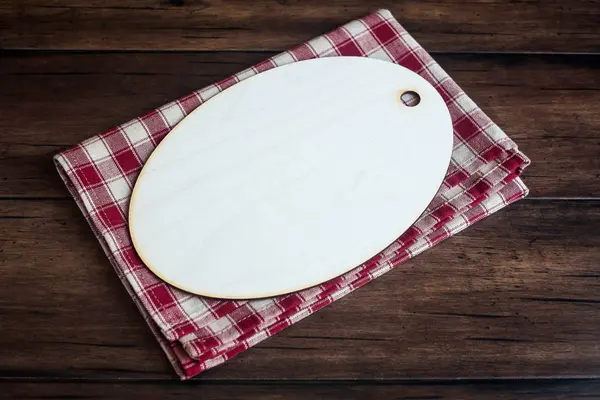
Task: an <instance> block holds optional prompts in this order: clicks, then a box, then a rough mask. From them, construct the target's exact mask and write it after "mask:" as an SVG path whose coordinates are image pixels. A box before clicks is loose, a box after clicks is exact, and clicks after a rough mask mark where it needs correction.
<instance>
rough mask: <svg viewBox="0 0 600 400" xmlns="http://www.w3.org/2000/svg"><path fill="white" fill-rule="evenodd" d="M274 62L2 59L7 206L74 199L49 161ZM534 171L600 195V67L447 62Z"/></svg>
mask: <svg viewBox="0 0 600 400" xmlns="http://www.w3.org/2000/svg"><path fill="white" fill-rule="evenodd" d="M270 54H272V53H238V52H233V53H136V54H133V53H101V54H98V53H92V54H90V53H45V52H21V51H18V52H5V53H4V55H3V58H2V62H0V79H1V80H2V82H3V85H2V90H0V104H6V105H8V106H7V107H3V108H1V109H0V131H1V132H2V136H1V137H0V182H1V185H0V196H4V197H7V196H10V197H40V196H44V197H66V196H67V192H66V190H65V189H64V187H63V185H62V183H61V182H60V181H59V179H58V178H57V176H56V173H55V171H54V168H53V166H52V161H51V157H52V155H53V154H55V153H56V152H58V151H60V150H62V149H65V148H68V147H70V146H72V145H74V144H76V143H78V142H80V141H81V140H83V139H85V138H88V137H90V136H92V135H94V134H97V133H100V132H102V131H104V130H107V129H110V128H112V127H113V126H115V125H118V124H120V123H123V122H125V121H127V120H129V119H131V118H133V117H135V116H138V115H140V114H142V113H145V112H147V111H150V110H152V109H153V108H155V107H158V106H160V105H162V104H164V103H167V102H169V101H171V100H173V99H175V98H177V97H179V96H182V95H184V94H187V93H189V92H191V91H193V90H195V89H197V88H201V87H203V86H205V85H208V84H210V83H212V82H214V81H217V80H220V79H223V78H225V77H227V76H229V75H231V74H233V73H235V72H237V71H240V70H242V69H244V68H246V67H247V66H250V65H252V64H254V63H256V62H259V61H260V60H262V59H264V58H265V57H267V56H269V55H270ZM436 58H437V60H438V61H439V63H440V64H441V65H442V66H443V67H444V68H445V69H446V70H447V71H448V72H449V73H450V75H451V76H452V77H454V79H455V80H456V81H457V82H458V83H459V85H461V86H462V87H463V89H464V90H465V91H466V92H467V94H469V96H470V97H472V98H473V99H474V100H475V101H476V102H477V103H478V104H479V105H480V106H481V107H482V108H483V110H484V111H485V112H487V113H488V114H489V115H490V117H492V119H494V120H495V121H496V122H497V123H498V124H499V125H500V126H501V127H502V128H504V129H505V131H506V132H507V134H508V135H509V136H510V137H512V138H513V139H514V140H515V141H516V142H517V143H518V144H519V146H520V147H521V148H522V149H523V150H524V151H525V153H526V154H527V155H528V156H529V157H530V158H531V159H532V160H533V164H532V166H531V167H530V168H529V169H528V171H527V173H526V176H525V178H526V181H527V184H528V185H529V187H530V188H531V194H532V196H545V197H548V196H560V197H583V196H598V195H600V180H599V179H598V178H599V177H600V174H599V171H600V157H598V155H599V154H600V106H599V104H600V68H599V67H598V65H600V57H599V56H568V57H567V56H540V55H538V56H517V55H438V56H437V57H436Z"/></svg>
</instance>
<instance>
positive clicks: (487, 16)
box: [0, 0, 600, 52]
mask: <svg viewBox="0 0 600 400" xmlns="http://www.w3.org/2000/svg"><path fill="white" fill-rule="evenodd" d="M250 4H251V5H250ZM379 8H387V9H389V10H390V11H391V12H392V13H393V14H394V16H395V17H396V19H397V20H398V21H399V22H400V23H401V24H402V25H403V26H404V27H405V28H406V29H407V30H408V31H409V32H410V33H411V34H412V35H413V36H414V37H415V38H416V39H417V40H418V41H419V42H420V43H421V44H422V45H423V46H424V47H425V48H426V49H427V50H428V51H468V52H479V51H487V52H489V51H503V52H506V51H511V52H516V51H521V52H540V51H541V52H598V51H599V50H600V32H599V31H598V20H599V19H600V7H598V5H597V3H596V2H595V1H590V0H571V1H568V2H565V1H560V0H547V1H543V0H529V1H498V0H471V1H457V0H427V1H422V0H406V1H393V0H329V1H321V0H309V1H298V0H255V1H252V2H251V3H248V1H246V0H233V1H232V0H168V1H167V0H160V1H159V0H134V1H128V2H126V3H124V2H122V1H120V0H110V1H87V0H53V1H38V0H24V1H14V0H1V1H0V27H1V28H2V29H0V48H7V49H9V48H10V49H69V50H81V49H84V50H125V49H127V50H193V51H201V50H281V49H286V48H288V47H290V46H293V45H295V44H299V43H302V42H304V41H306V40H308V39H310V38H312V37H314V36H317V35H320V34H322V33H324V32H327V31H329V30H331V29H334V28H336V27H337V26H339V25H341V24H344V23H346V22H348V21H350V20H353V19H355V18H359V17H362V16H364V15H366V14H368V13H370V12H372V11H375V10H377V9H379Z"/></svg>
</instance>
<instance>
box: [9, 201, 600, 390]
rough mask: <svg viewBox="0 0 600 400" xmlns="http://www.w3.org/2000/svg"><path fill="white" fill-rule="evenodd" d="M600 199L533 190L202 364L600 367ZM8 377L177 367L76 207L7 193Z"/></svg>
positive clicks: (376, 374)
mask: <svg viewBox="0 0 600 400" xmlns="http://www.w3.org/2000/svg"><path fill="white" fill-rule="evenodd" d="M599 227H600V203H599V202H597V201H564V200H553V201H550V200H524V201H521V202H519V203H517V204H514V205H511V206H510V207H508V208H506V209H504V210H502V211H501V212H499V213H497V214H494V215H492V216H490V217H488V218H487V219H485V220H483V221H481V222H480V223H477V224H475V225H474V226H472V227H470V228H469V229H468V230H466V231H464V232H462V233H461V234H459V235H458V236H456V237H453V238H451V239H448V240H447V241H445V242H443V243H441V244H440V245H438V246H436V247H435V248H433V249H431V250H430V251H427V252H426V253H424V254H422V255H419V256H418V257H416V258H415V259H414V260H412V261H410V262H408V263H407V264H405V265H403V266H401V267H399V268H398V269H396V270H394V271H391V272H390V273H388V274H386V275H384V276H382V277H380V278H378V279H377V280H375V281H374V282H372V283H369V284H368V285H367V286H365V287H363V288H361V289H359V290H358V291H357V292H355V293H353V294H351V295H349V296H347V297H346V298H344V299H341V300H340V301H337V302H335V303H334V304H333V305H331V306H329V307H326V308H325V309H323V310H321V311H319V312H318V313H316V314H315V315H313V316H311V317H310V318H307V319H305V320H303V321H301V322H299V323H298V324H295V325H294V326H292V327H290V328H288V329H286V330H285V331H283V332H281V333H280V334H278V335H275V336H274V337H272V338H270V339H268V340H266V341H264V342H262V343H260V344H259V345H257V346H256V347H254V348H252V349H250V350H248V351H246V352H244V353H242V354H241V355H240V356H238V357H235V358H234V359H232V360H230V361H228V362H227V363H226V364H224V365H223V366H220V367H218V368H214V369H212V370H209V371H207V372H206V373H205V374H202V375H201V376H200V379H206V380H231V379H236V380H239V379H242V380H257V379H258V380H264V379H269V380H277V379H292V380H294V379H301V380H314V379H317V380H323V379H352V380H356V379H358V380H361V379H367V380H369V379H371V380H372V379H376V380H394V379H409V378H410V379H419V378H458V377H461V378H486V377H517V376H523V375H525V376H537V377H555V376H562V377H566V376H579V377H596V376H600V347H598V335H600V326H599V325H598V324H597V323H595V322H596V321H598V319H599V318H600V297H599V292H598V278H599V276H600V266H599V264H598V259H599V258H600V247H599V246H598V243H599V241H600V229H599ZM0 238H2V240H1V241H0V265H2V269H3V271H2V288H3V289H2V298H1V302H0V317H1V318H2V335H0V360H2V361H1V362H0V376H4V377H7V378H8V377H13V378H17V377H21V378H22V377H60V378H65V379H66V378H86V377H95V378H105V379H109V378H137V379H150V378H152V379H156V378H161V379H162V378H164V379H169V378H170V379H176V378H175V376H174V373H173V371H172V369H171V367H170V365H168V363H167V361H166V359H165V357H164V356H163V354H162V351H161V350H160V349H159V346H158V344H157V343H156V341H155V340H154V338H153V337H152V336H151V334H150V331H149V330H148V328H147V327H146V326H145V324H144V322H143V320H142V318H141V317H140V315H139V313H138V312H137V310H136V309H135V307H134V305H133V303H132V301H131V300H130V299H129V298H128V296H127V294H126V293H125V290H124V289H123V288H122V287H121V285H120V283H119V281H118V279H117V276H116V274H115V273H114V271H112V267H111V266H110V264H109V262H108V260H107V259H106V257H105V256H104V254H103V253H102V250H101V249H100V246H99V245H98V243H97V242H96V239H95V238H94V236H93V234H92V233H91V231H90V230H89V228H88V226H87V224H86V223H85V221H84V219H83V217H82V216H81V215H80V212H79V210H78V209H77V208H76V206H75V204H74V203H73V202H72V201H71V200H68V199H64V200H60V199H58V200H57V199H46V200H41V199H40V200H27V201H25V200H2V201H0Z"/></svg>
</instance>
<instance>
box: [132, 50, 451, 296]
mask: <svg viewBox="0 0 600 400" xmlns="http://www.w3.org/2000/svg"><path fill="white" fill-rule="evenodd" d="M406 91H414V92H416V93H418V95H419V96H420V100H421V101H420V103H419V104H418V105H416V106H414V107H408V106H406V105H405V104H403V102H402V101H401V100H400V96H401V95H402V94H403V93H405V92H406ZM452 140H453V138H452V123H451V119H450V114H449V112H448V109H447V108H446V106H445V104H444V101H443V99H442V98H441V96H440V95H439V94H438V93H437V91H436V90H435V89H434V88H433V87H432V86H431V85H430V84H429V83H427V82H426V81H425V80H424V79H423V78H421V77H420V76H418V75H417V74H415V73H413V72H411V71H409V70H407V69H405V68H403V67H401V66H398V65H396V64H393V63H389V62H385V61H380V60H374V59H369V58H362V57H332V58H322V59H316V60H309V61H301V62H297V63H293V64H289V65H286V66H282V67H278V68H275V69H272V70H269V71H266V72H263V73H260V74H258V75H256V76H254V77H251V78H249V79H246V80H244V81H242V82H240V83H238V84H236V85H234V86H232V87H230V88H229V89H227V90H225V91H223V92H222V93H220V94H218V95H216V96H215V97H214V98H212V99H210V100H209V101H207V102H206V103H205V104H203V105H201V106H200V107H198V108H197V109H196V110H194V111H193V112H192V113H190V115H189V116H187V117H186V118H185V119H184V120H183V121H181V122H180V123H179V124H178V125H177V126H176V127H175V128H174V129H173V131H172V132H171V133H169V135H168V136H167V137H166V138H165V139H164V140H163V142H162V143H161V144H160V145H159V146H158V147H157V148H156V150H155V151H154V153H153V154H152V155H151V157H150V159H149V160H148V162H147V163H146V165H145V166H144V168H143V170H142V172H141V174H140V176H139V178H138V180H137V183H136V185H135V188H134V191H133V195H132V199H131V204H130V210H129V227H130V232H131V236H132V240H133V243H134V247H135V249H136V251H137V252H138V253H139V255H140V257H141V258H142V260H143V261H144V263H145V264H146V265H147V266H148V268H150V269H151V270H152V271H153V272H154V273H155V274H157V275H158V276H159V277H160V278H162V279H163V280H165V281H166V282H168V283H170V284H172V285H173V286H176V287H179V288H181V289H183V290H186V291H189V292H192V293H196V294H200V295H204V296H209V297H219V298H230V299H250V298H260V297H267V296H273V295H279V294H284V293H289V292H292V291H296V290H300V289H304V288H307V287H310V286H313V285H316V284H319V283H322V282H324V281H327V280H329V279H331V278H334V277H336V276H338V275H341V274H343V273H344V272H347V271H349V270H351V269H353V268H354V267H356V266H358V265H360V264H361V263H363V262H365V261H367V260H369V259H370V258H372V257H373V256H375V255H376V254H377V253H379V252H380V251H382V250H383V249H384V248H386V247H387V246H388V245H390V244H391V243H392V242H393V241H394V240H395V239H396V238H398V237H399V236H400V235H401V234H402V233H403V232H404V231H405V230H406V229H407V228H409V227H410V226H411V225H412V224H413V223H414V222H415V221H416V220H417V218H418V217H419V215H420V214H421V213H422V212H423V211H424V210H425V209H426V207H427V205H428V204H429V203H430V201H431V200H432V199H433V197H434V195H435V193H436V192H437V190H438V189H439V187H440V185H441V183H442V180H443V178H444V175H445V173H446V170H447V168H448V165H449V161H450V155H451V152H452Z"/></svg>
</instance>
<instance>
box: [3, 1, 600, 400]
mask: <svg viewBox="0 0 600 400" xmlns="http://www.w3.org/2000/svg"><path fill="white" fill-rule="evenodd" d="M378 7H388V8H390V9H391V10H392V11H393V12H394V14H395V15H396V17H397V18H398V19H399V20H400V21H401V23H403V24H404V25H405V26H406V28H407V29H409V30H410V31H411V33H413V34H414V36H415V37H416V38H417V40H419V41H420V42H421V43H422V44H423V45H425V47H426V48H427V49H429V50H431V51H434V52H436V53H435V54H434V57H435V58H436V60H438V61H439V63H440V64H441V65H442V66H443V67H444V68H445V69H446V70H447V71H448V72H449V73H450V74H451V75H452V76H453V78H455V80H456V81H457V82H458V83H459V84H460V85H461V86H462V87H463V88H464V89H465V91H466V92H467V93H468V94H469V95H470V96H471V97H472V98H473V99H474V100H475V101H476V102H477V103H478V104H479V105H480V106H481V107H482V108H483V109H484V111H486V112H487V113H488V114H489V115H490V116H491V117H492V118H493V119H494V120H495V121H496V122H498V123H499V124H500V126H501V127H503V128H504V129H505V131H506V132H507V133H508V134H509V135H510V136H511V137H512V138H514V139H515V141H516V142H517V143H518V144H519V145H520V147H521V148H522V149H523V150H524V151H525V152H526V153H527V154H528V155H529V156H530V157H531V158H532V160H533V164H532V166H531V167H530V169H529V170H528V171H527V172H526V174H525V180H526V183H527V184H528V186H529V187H530V188H531V196H530V197H529V198H528V199H526V200H524V201H522V202H520V203H518V204H515V205H513V206H511V207H509V208H507V209H505V210H503V211H501V212H500V213H498V214H495V215H494V216H492V217H490V218H488V219H486V220H484V221H482V222H480V223H478V224H476V225H475V226H473V227H471V228H469V229H468V230H466V231H465V232H463V233H461V234H460V235H458V236H456V237H453V238H451V239H449V240H447V241H446V242H444V243H442V244H441V245H440V246H437V247H435V248H434V249H432V250H430V251H428V252H426V253H424V254H422V255H420V256H419V257H417V258H416V259H414V260H412V261H411V262H409V263H407V264H406V265H405V266H403V267H402V268H400V269H398V270H396V271H394V272H391V273H389V274H387V275H385V276H383V277H381V278H379V279H377V280H376V281H374V282H372V283H370V284H369V285H368V286H367V287H365V288H363V289H361V290H359V291H357V292H356V293H354V294H352V295H351V296H348V297H347V298H344V299H342V300H340V301H338V302H336V303H335V304H333V305H331V306H330V307H327V308H326V309H324V310H322V311H320V312H319V313H317V314H315V315H313V316H311V317H310V318H307V319H306V320H304V321H302V322H300V323H298V324H296V325H294V326H293V327H291V328H289V329H287V330H285V331H284V332H282V333H280V334H278V335H276V336H275V337H273V338H271V339H269V340H267V341H265V342H263V343H261V344H259V345H258V346H256V347H255V348H253V349H251V350H249V351H247V352H244V353H243V354H242V355H240V356H238V357H236V358H234V359H232V360H230V361H229V362H227V363H226V364H225V365H223V366H220V367H217V368H215V369H212V370H210V371H208V372H206V373H205V374H203V375H201V376H200V377H199V378H198V379H196V380H193V381H192V382H187V383H180V382H178V381H177V378H176V376H175V375H174V373H173V372H172V369H171V367H170V365H169V364H168V362H167V361H166V359H165V358H164V356H163V354H162V351H161V350H160V349H159V346H158V345H157V343H156V342H155V340H154V338H153V337H152V335H151V334H150V332H149V331H148V328H147V327H146V325H145V323H144V322H143V320H142V318H141V317H140V316H139V314H138V312H137V310H136V309H135V306H134V305H133V303H132V302H131V300H130V299H129V298H128V296H127V294H126V293H125V291H124V290H123V288H122V287H121V284H120V283H119V281H118V279H117V277H116V276H115V274H114V272H113V271H112V268H111V267H110V265H109V263H108V261H107V260H106V258H105V256H104V255H103V253H102V251H101V249H100V247H99V245H98V244H97V242H96V241H95V239H94V237H93V234H92V233H91V231H90V230H89V228H88V226H87V224H86V222H85V220H84V219H83V217H82V216H81V215H80V212H79V211H78V209H77V207H76V206H75V204H74V203H73V201H72V200H71V199H70V198H69V196H68V194H67V192H66V190H65V189H64V187H63V185H62V183H61V182H60V180H59V178H58V176H57V175H56V172H55V170H54V167H53V165H52V162H51V156H52V155H53V154H54V153H56V152H57V151H59V150H61V149H64V148H66V147H69V146H71V145H73V144H75V143H77V142H79V141H81V140H83V139H85V138H87V137H89V136H92V135H94V134H96V133H99V132H101V131H103V130H106V129H109V128H111V127H113V126H114V125H116V124H119V123H122V122H124V121H126V120H127V119H129V118H131V117H134V116H136V115H139V114H141V113H143V112H145V111H149V110H151V109H153V108H155V107H156V106H159V105H161V104H163V103H165V102H168V101H170V100H172V99H174V98H176V97H178V96H181V95H184V94H186V93H188V92H190V91H192V90H194V89H197V88H199V87H202V86H204V85H207V84H209V83H211V82H213V81H215V80H219V79H222V78H224V77H226V76H228V75H230V74H232V73H234V72H237V71H239V70H241V69H243V68H245V67H247V66H249V65H251V64H253V63H256V62H258V61H260V60H262V59H264V58H265V57H268V56H269V55H271V54H273V51H276V50H279V49H283V48H286V47H288V46H290V45H292V44H295V43H298V42H301V41H303V40H305V39H308V38H310V37H313V36H315V35H318V34H319V33H322V32H323V31H326V30H328V29H331V28H334V27H335V26H337V25H339V24H340V23H343V22H345V21H347V20H349V19H351V18H354V17H357V16H360V15H362V14H364V13H366V12H368V11H369V10H372V9H375V8H378ZM599 14H600V4H599V3H598V2H597V1H583V0H580V1H571V2H562V1H546V2H541V1H537V0H531V1H508V0H505V1H502V0H498V1H496V0H494V1H491V0H482V1H469V2H456V1H452V0H447V1H412V0H408V1H403V2H391V1H383V2H379V3H377V2H371V1H366V0H364V1H359V0H350V1H338V0H336V1H330V2H320V1H306V2H300V1H292V0H286V1H274V0H273V1H256V2H252V5H250V3H249V2H242V1H224V0H221V1H220V0H212V1H211V0H209V1H190V0H184V1H179V0H178V1H170V2H168V1H141V0H140V1H128V2H117V1H109V2H106V1H105V2H84V1H79V0H72V1H65V0H55V1H50V2H34V1H29V0H27V1H19V2H9V1H6V0H0V48H1V52H0V271H1V272H2V275H1V277H0V285H1V286H0V398H111V399H113V398H132V397H143V398H197V397H198V396H200V397H201V398H207V399H213V398H214V399H223V398H226V399H229V398H231V399H233V398H258V399H284V398H285V399H288V398H289V399H295V398H311V397H312V398H333V399H335V398H340V399H342V398H343V399H362V398H378V399H387V398H390V399H391V398H396V399H438V398H439V399H454V398H459V399H465V398H477V399H500V398H507V399H513V398H514V399H520V398H535V399H574V398H600V381H599V380H597V379H599V378H600V346H599V345H598V338H599V337H600V324H599V318H600V179H599V178H600V67H599V66H598V65H600V55H598V54H594V53H597V52H598V49H599V48H600V23H599V21H600V16H599ZM178 50H187V51H185V52H181V51H178ZM231 50H236V51H231ZM507 51H509V52H510V53H507ZM456 52H460V54H456ZM482 52H484V53H482ZM540 52H542V53H545V54H531V53H540ZM575 53H578V54H575Z"/></svg>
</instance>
